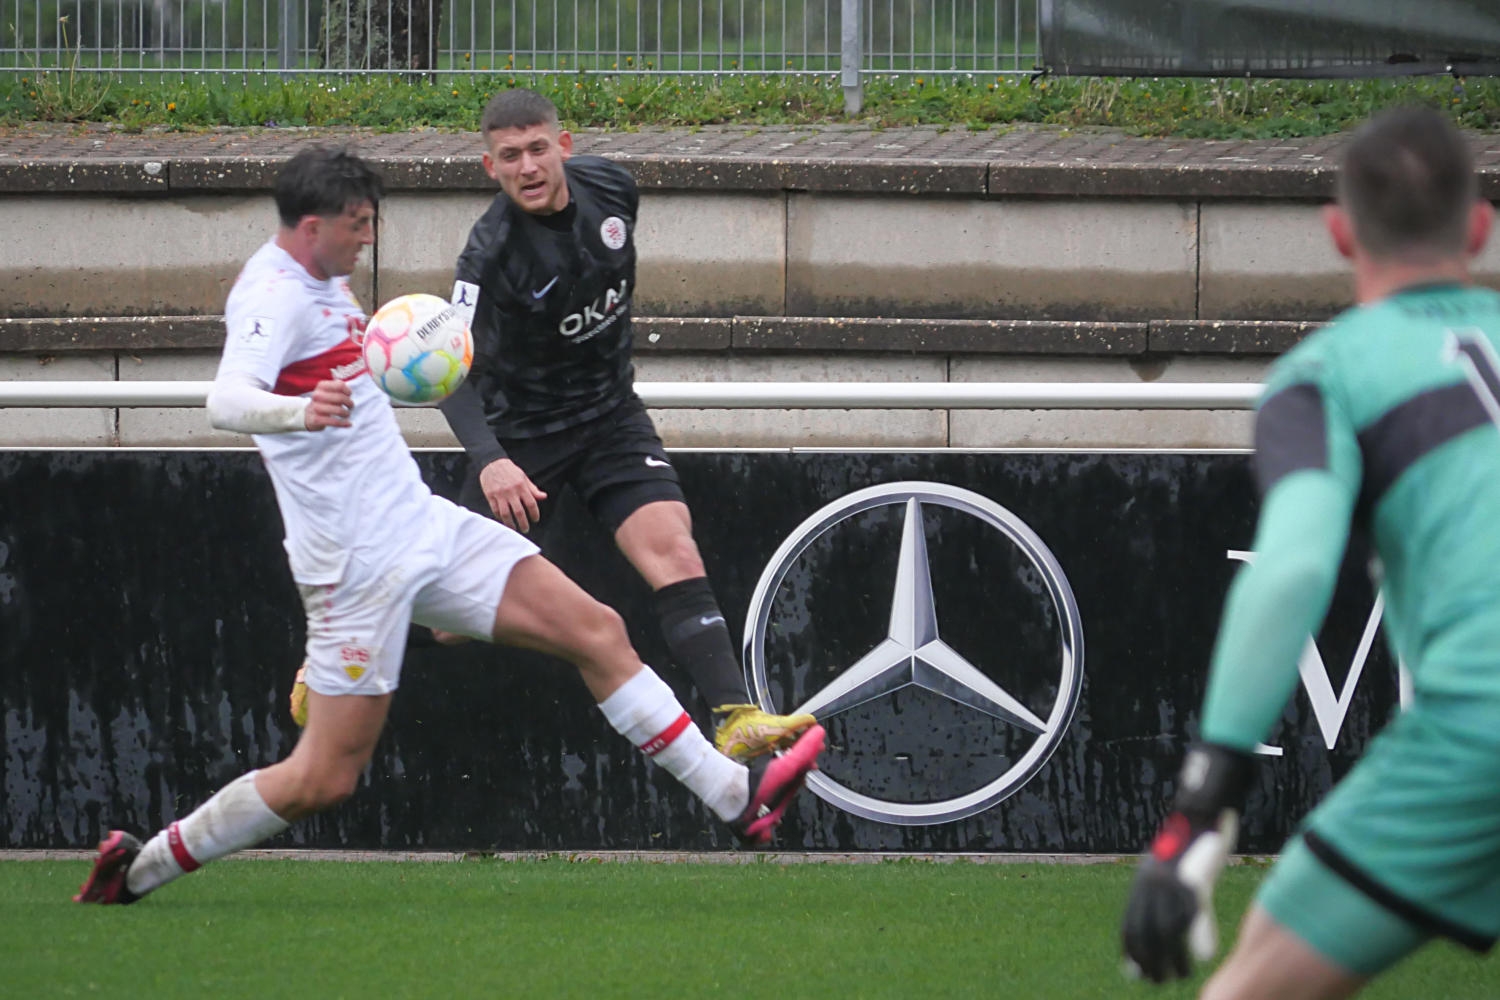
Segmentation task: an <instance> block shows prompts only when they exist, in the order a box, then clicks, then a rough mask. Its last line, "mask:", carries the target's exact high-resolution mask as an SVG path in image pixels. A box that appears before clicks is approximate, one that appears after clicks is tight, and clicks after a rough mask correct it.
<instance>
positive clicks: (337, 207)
mask: <svg viewBox="0 0 1500 1000" xmlns="http://www.w3.org/2000/svg"><path fill="white" fill-rule="evenodd" d="M384 193H385V188H384V185H383V184H381V181H380V175H379V174H378V173H376V172H375V168H374V167H372V166H370V165H369V164H368V163H366V162H365V161H364V160H362V159H360V158H359V157H358V156H356V155H354V154H353V153H351V152H349V151H348V150H347V149H340V148H337V147H333V146H320V145H313V146H304V147H302V149H300V150H298V151H297V155H295V156H293V157H292V158H291V159H290V160H288V161H287V162H286V165H285V166H283V167H282V168H281V172H280V173H279V174H277V175H276V188H275V195H276V213H277V214H278V215H280V216H281V224H282V225H284V226H295V225H296V224H297V222H298V221H299V220H300V219H301V218H302V217H303V216H305V215H322V216H329V215H342V214H343V213H344V211H345V210H346V209H348V208H349V206H350V205H357V204H359V203H360V202H362V201H369V203H370V204H372V205H378V204H380V196H381V195H382V194H384Z"/></svg>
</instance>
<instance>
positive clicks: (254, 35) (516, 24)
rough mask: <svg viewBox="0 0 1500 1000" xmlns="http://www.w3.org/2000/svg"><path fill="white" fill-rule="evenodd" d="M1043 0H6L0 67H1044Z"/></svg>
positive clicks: (0, 13)
mask: <svg viewBox="0 0 1500 1000" xmlns="http://www.w3.org/2000/svg"><path fill="white" fill-rule="evenodd" d="M1042 2H1043V0H500V2H497V3H493V4H490V3H484V2H481V0H0V32H3V34H0V70H5V69H33V68H40V67H46V66H69V65H72V66H76V68H78V69H79V70H85V71H91V72H113V73H120V72H134V73H163V72H165V73H182V72H199V71H207V72H254V71H262V70H279V71H282V72H298V73H302V72H308V73H333V74H350V73H370V72H410V71H412V70H414V69H417V70H421V71H423V72H427V73H494V72H507V71H509V72H525V71H528V70H530V71H533V72H556V71H563V72H576V71H580V70H582V71H586V72H608V73H628V74H640V73H679V74H684V73H691V74H701V73H725V74H794V73H827V74H833V73H840V74H841V75H842V76H843V78H844V81H845V85H846V86H847V85H848V84H849V78H850V76H851V75H859V74H882V75H884V74H898V75H901V74H908V75H914V74H925V75H929V76H934V77H941V76H944V75H953V74H966V73H972V74H976V75H977V74H1003V73H1028V72H1032V71H1034V69H1035V67H1036V65H1037V62H1038V53H1039V51H1040V48H1041V45H1040V37H1039V30H1040V28H1039V24H1040V18H1039V6H1040V4H1041V3H1042Z"/></svg>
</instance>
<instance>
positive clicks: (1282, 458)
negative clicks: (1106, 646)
mask: <svg viewBox="0 0 1500 1000" xmlns="http://www.w3.org/2000/svg"><path fill="white" fill-rule="evenodd" d="M1308 346H1312V345H1308ZM1325 372H1326V369H1325V368H1323V366H1322V365H1320V364H1319V363H1318V357H1317V354H1316V352H1313V351H1306V352H1303V351H1298V352H1293V354H1292V355H1288V357H1287V358H1286V359H1285V361H1284V363H1283V364H1282V365H1278V366H1277V369H1276V370H1275V371H1274V372H1273V374H1272V377H1271V379H1270V380H1269V382H1268V385H1267V389H1266V393H1265V395H1264V396H1263V397H1262V402H1261V404H1260V406H1259V408H1258V412H1257V414H1256V421H1255V471H1256V480H1257V485H1258V486H1259V488H1260V491H1261V497H1262V500H1261V512H1260V521H1259V524H1258V525H1257V528H1256V533H1255V542H1254V551H1255V555H1254V558H1253V559H1252V561H1251V562H1250V563H1249V564H1247V565H1246V566H1245V567H1244V568H1242V569H1241V570H1240V572H1239V574H1238V575H1237V576H1236V578H1235V581H1234V583H1233V585H1232V586H1231V587H1230V590H1229V597H1228V600H1227V602H1226V605H1225V611H1224V619H1223V622H1222V624H1221V626H1220V629H1219V635H1218V640H1217V642H1216V644H1215V647H1214V652H1213V659H1212V663H1211V666H1210V669H1209V679H1208V692H1207V696H1206V698H1205V701H1204V706H1203V719H1202V727H1201V735H1202V738H1203V739H1204V740H1207V741H1209V742H1213V743H1220V744H1224V745H1226V746H1230V747H1235V748H1238V749H1241V750H1246V751H1249V750H1253V749H1254V748H1255V746H1256V744H1257V743H1259V742H1261V741H1263V740H1264V739H1265V738H1266V737H1267V736H1268V735H1269V734H1270V731H1271V728H1272V727H1273V726H1274V725H1275V723H1276V720H1277V719H1278V718H1279V717H1280V715H1281V712H1282V709H1283V708H1284V707H1285V706H1286V702H1287V699H1288V698H1289V697H1290V696H1291V694H1292V691H1293V689H1294V688H1295V686H1296V683H1297V664H1298V660H1299V659H1300V657H1301V654H1302V650H1303V648H1304V647H1305V646H1306V645H1307V643H1308V641H1309V639H1310V636H1311V635H1312V634H1313V633H1314V632H1315V631H1316V630H1317V629H1318V628H1319V627H1320V626H1321V624H1322V621H1323V617H1324V615H1326V614H1327V612H1328V604H1329V601H1330V600H1331V599H1332V596H1333V590H1334V585H1335V584H1336V582H1337V580H1338V573H1339V566H1340V564H1341V563H1342V561H1343V556H1344V549H1345V547H1346V546H1347V544H1348V540H1349V524H1350V518H1351V516H1352V514H1353V510H1354V504H1355V501H1356V499H1357V497H1358V495H1359V484H1360V477H1361V458H1360V450H1359V442H1358V439H1357V438H1356V436H1355V431H1354V427H1353V425H1352V423H1351V421H1350V419H1349V416H1348V413H1347V409H1346V407H1345V406H1344V405H1343V403H1342V402H1341V398H1340V394H1339V392H1338V391H1337V388H1336V387H1334V386H1330V385H1328V384H1327V383H1326V377H1325Z"/></svg>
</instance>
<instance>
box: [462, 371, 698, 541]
mask: <svg viewBox="0 0 1500 1000" xmlns="http://www.w3.org/2000/svg"><path fill="white" fill-rule="evenodd" d="M500 443H501V444H502V445H504V446H505V450H506V452H507V454H508V455H509V457H510V460H511V461H512V462H515V463H516V464H517V465H519V466H520V467H521V471H523V472H525V473H526V475H527V476H529V477H530V478H531V481H532V482H533V483H535V484H536V485H537V486H538V487H539V488H540V489H541V490H542V491H543V492H544V493H546V494H547V495H548V500H547V502H546V503H545V505H544V507H545V506H550V505H551V501H552V500H554V499H555V498H556V497H557V494H558V493H559V492H561V490H562V488H563V487H564V486H571V487H573V490H574V492H576V493H577V494H578V496H579V497H580V498H581V499H582V500H583V502H584V503H585V504H586V505H587V506H588V509H589V513H590V514H592V515H593V516H594V517H595V518H597V519H598V520H599V521H600V522H602V523H603V524H604V526H605V527H606V528H608V529H609V532H610V534H614V533H615V532H616V531H618V530H619V528H620V525H622V524H624V523H625V519H626V518H627V517H629V516H630V515H631V514H634V513H635V512H636V511H637V510H639V509H640V508H642V507H644V506H645V505H646V504H648V503H655V502H656V501H659V500H678V501H681V500H683V499H684V498H683V494H682V487H681V485H679V483H678V481H677V470H676V469H674V468H672V463H671V461H670V460H669V459H668V458H667V450H666V448H664V447H662V443H661V438H660V437H659V436H657V433H656V426H655V425H654V424H652V423H651V417H650V416H649V415H648V414H647V413H646V407H645V404H643V403H642V402H641V401H640V399H639V398H638V397H636V396H632V397H631V398H629V399H627V400H626V401H625V402H623V403H621V404H620V405H619V406H618V407H616V408H615V409H613V410H611V411H610V412H609V413H606V414H604V415H603V416H600V417H595V418H594V419H593V420H590V421H588V422H587V423H582V424H579V425H578V426H576V427H569V428H566V429H565V430H561V431H557V432H555V433H552V434H546V435H542V436H541V437H534V438H509V439H502V440H501V442H500ZM479 472H480V470H479V469H477V468H474V467H473V463H470V468H469V471H468V475H467V476H466V477H465V478H464V485H463V489H462V490H461V491H460V493H459V502H460V503H462V504H463V505H464V506H465V507H468V508H469V509H470V510H476V511H479V512H480V513H482V514H489V515H491V516H493V512H492V511H491V510H490V506H489V502H488V501H487V500H485V498H484V492H483V491H482V490H481V489H480V488H479ZM543 514H544V517H545V509H544V511H543Z"/></svg>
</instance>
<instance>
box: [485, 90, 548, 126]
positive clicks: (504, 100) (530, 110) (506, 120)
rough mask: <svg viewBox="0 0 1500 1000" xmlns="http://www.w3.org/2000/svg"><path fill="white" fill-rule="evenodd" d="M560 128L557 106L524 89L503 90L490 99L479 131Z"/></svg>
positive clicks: (532, 91) (534, 92)
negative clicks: (544, 126) (536, 126)
mask: <svg viewBox="0 0 1500 1000" xmlns="http://www.w3.org/2000/svg"><path fill="white" fill-rule="evenodd" d="M533 125H552V126H556V125H557V105H555V104H553V103H552V102H551V101H549V100H548V99H547V98H545V97H543V96H542V95H541V94H538V93H537V92H536V91H534V90H526V89H525V88H524V87H521V88H517V89H515V90H502V91H500V93H498V94H496V95H495V96H494V97H491V98H490V103H488V104H486V105H485V106H484V114H482V115H480V116H479V131H481V132H483V133H484V134H485V135H489V134H490V133H491V132H493V131H495V130H496V129H502V128H530V127H531V126H533Z"/></svg>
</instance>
